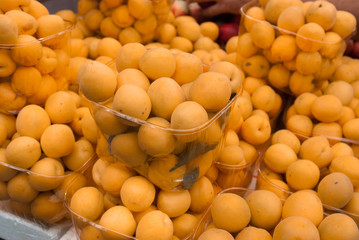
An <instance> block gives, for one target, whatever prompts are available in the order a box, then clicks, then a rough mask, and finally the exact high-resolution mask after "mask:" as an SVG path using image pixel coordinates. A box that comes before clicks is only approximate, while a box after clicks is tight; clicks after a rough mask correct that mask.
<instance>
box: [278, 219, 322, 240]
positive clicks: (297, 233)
mask: <svg viewBox="0 0 359 240" xmlns="http://www.w3.org/2000/svg"><path fill="white" fill-rule="evenodd" d="M273 240H320V236H319V232H318V229H317V227H316V226H315V225H314V224H313V223H312V222H311V221H310V220H308V219H307V218H305V217H302V216H291V217H288V218H285V219H283V220H282V221H281V222H280V223H279V224H278V225H277V226H276V227H275V229H274V232H273Z"/></svg>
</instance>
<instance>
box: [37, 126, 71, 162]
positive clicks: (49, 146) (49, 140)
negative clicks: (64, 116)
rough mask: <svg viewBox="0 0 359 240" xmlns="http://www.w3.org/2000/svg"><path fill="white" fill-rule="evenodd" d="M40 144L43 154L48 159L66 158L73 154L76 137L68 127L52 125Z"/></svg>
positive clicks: (44, 133)
mask: <svg viewBox="0 0 359 240" xmlns="http://www.w3.org/2000/svg"><path fill="white" fill-rule="evenodd" d="M40 143H41V148H42V150H43V152H44V153H45V154H46V155H47V156H48V157H52V158H58V157H64V156H66V155H69V154H70V153H72V151H73V149H74V144H75V136H74V133H73V132H72V130H71V128H70V127H69V126H68V125H65V124H52V125H50V126H48V127H47V128H46V129H45V130H44V132H43V133H42V135H41V138H40ZM59 143H61V144H59Z"/></svg>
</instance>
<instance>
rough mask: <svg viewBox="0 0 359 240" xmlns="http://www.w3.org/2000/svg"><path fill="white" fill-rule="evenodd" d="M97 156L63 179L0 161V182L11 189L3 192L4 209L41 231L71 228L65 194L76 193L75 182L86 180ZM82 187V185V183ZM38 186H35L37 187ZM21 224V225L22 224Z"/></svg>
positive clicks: (69, 172)
mask: <svg viewBox="0 0 359 240" xmlns="http://www.w3.org/2000/svg"><path fill="white" fill-rule="evenodd" d="M96 158H97V156H96V155H95V154H94V155H93V156H92V157H91V158H89V159H88V160H87V161H86V162H85V163H84V164H83V165H82V166H81V167H80V168H79V169H76V170H74V171H68V170H66V169H65V174H64V175H62V176H49V175H44V174H39V173H35V172H32V171H31V170H28V169H24V168H19V167H15V166H13V165H10V164H8V163H5V162H2V161H1V162H0V171H1V176H0V177H1V183H2V184H3V185H4V186H2V187H6V189H8V194H7V196H6V194H5V195H4V192H2V201H1V203H2V205H1V206H2V207H1V210H2V211H4V212H7V213H9V214H14V215H15V216H19V217H21V218H23V219H26V220H29V221H30V222H31V223H34V224H36V225H39V226H40V227H42V228H45V229H46V228H50V227H52V226H57V225H58V226H64V227H67V226H70V225H71V221H70V220H69V219H68V212H67V210H66V208H65V207H64V204H63V203H64V200H65V193H66V192H68V191H74V189H73V187H71V186H74V185H75V183H74V181H75V180H81V181H83V174H84V172H85V170H86V169H87V168H89V166H91V164H93V162H94V160H95V159H96ZM79 184H80V186H81V185H82V184H83V182H81V183H79ZM35 186H36V187H35ZM19 225H21V223H19Z"/></svg>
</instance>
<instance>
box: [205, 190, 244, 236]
mask: <svg viewBox="0 0 359 240" xmlns="http://www.w3.org/2000/svg"><path fill="white" fill-rule="evenodd" d="M211 216H212V219H213V222H214V224H215V225H216V226H217V227H218V228H221V229H224V230H227V231H228V232H238V231H240V230H241V229H243V228H245V227H246V226H247V225H248V223H249V222H250V218H251V211H250V208H249V206H248V204H247V202H246V200H244V199H243V198H242V197H241V196H240V195H237V194H234V193H222V194H220V195H218V196H217V197H216V198H215V199H214V200H213V202H212V207H211Z"/></svg>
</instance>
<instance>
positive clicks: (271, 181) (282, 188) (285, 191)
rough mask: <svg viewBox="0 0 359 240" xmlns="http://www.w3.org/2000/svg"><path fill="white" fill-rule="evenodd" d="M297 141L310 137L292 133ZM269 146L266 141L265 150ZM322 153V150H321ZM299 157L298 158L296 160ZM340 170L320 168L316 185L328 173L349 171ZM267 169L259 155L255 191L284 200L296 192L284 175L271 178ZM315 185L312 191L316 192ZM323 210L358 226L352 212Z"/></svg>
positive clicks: (352, 177) (334, 208)
mask: <svg viewBox="0 0 359 240" xmlns="http://www.w3.org/2000/svg"><path fill="white" fill-rule="evenodd" d="M294 134H295V135H296V136H297V137H298V139H300V141H301V143H302V142H303V141H305V140H307V139H309V138H310V137H308V136H305V135H301V134H298V133H294ZM325 137H326V138H327V139H328V140H329V141H331V140H335V142H336V143H338V142H339V143H345V144H348V145H349V146H355V148H356V147H357V146H358V147H359V142H354V141H351V140H348V139H345V138H343V139H337V138H331V137H330V136H325ZM269 146H271V143H270V141H268V142H267V143H266V148H268V147H269ZM331 146H333V144H331ZM323 151H324V150H323ZM353 157H355V158H358V154H357V153H354V156H353ZM299 158H300V157H299V156H298V159H299ZM340 167H341V168H342V169H340V170H333V169H331V170H330V166H329V165H328V166H326V167H323V168H320V178H319V181H318V183H319V182H320V181H321V179H322V178H324V177H325V176H326V175H328V174H329V173H331V172H333V171H339V172H343V173H344V174H346V171H350V170H348V169H349V168H348V167H346V168H345V166H344V165H343V164H341V166H340ZM267 169H268V167H267V166H266V164H265V162H264V154H262V155H261V157H260V158H259V160H258V162H257V164H256V171H257V173H258V176H257V181H256V189H266V190H270V191H272V192H274V193H275V194H277V196H279V197H280V198H282V199H286V198H287V197H288V196H289V195H290V194H292V193H293V192H295V191H296V190H295V189H293V188H291V187H290V185H289V184H288V183H287V181H286V176H285V174H278V175H277V176H280V177H279V178H277V177H276V176H273V175H272V173H271V171H267ZM348 177H349V178H350V179H356V178H355V176H354V175H351V176H348ZM352 182H353V185H354V187H356V186H355V180H354V181H352ZM316 188H317V185H316V186H315V187H314V188H313V189H312V190H315V191H316ZM323 207H324V210H325V214H326V215H329V214H331V213H344V214H346V215H348V216H350V217H351V218H353V219H354V221H355V222H356V223H357V225H358V226H359V215H358V214H356V213H353V212H348V211H345V210H344V209H340V208H336V207H332V206H329V205H327V204H323Z"/></svg>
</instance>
